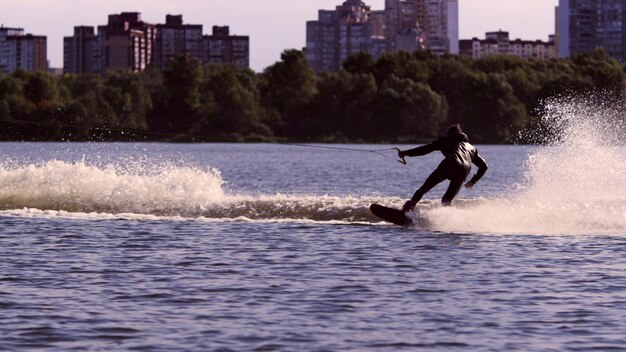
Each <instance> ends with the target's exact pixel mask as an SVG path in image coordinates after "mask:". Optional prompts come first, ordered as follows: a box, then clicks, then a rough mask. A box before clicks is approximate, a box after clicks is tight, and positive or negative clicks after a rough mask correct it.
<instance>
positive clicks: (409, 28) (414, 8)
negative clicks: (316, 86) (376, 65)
mask: <svg viewBox="0 0 626 352" xmlns="http://www.w3.org/2000/svg"><path fill="white" fill-rule="evenodd" d="M458 8H459V4H458V0H385V9H384V10H380V11H372V10H371V8H370V7H369V6H368V5H366V4H365V3H364V2H363V1H361V0H346V1H345V2H344V3H343V4H342V5H340V6H337V7H336V9H335V10H320V11H319V14H318V19H317V20H316V21H309V22H307V41H306V57H307V59H308V60H309V62H310V63H311V65H312V66H313V68H314V69H315V70H316V71H318V72H319V71H337V70H339V69H340V68H341V65H342V63H343V61H344V60H345V59H346V58H347V57H348V56H350V55H352V54H355V53H358V52H367V53H369V54H371V55H372V56H374V57H378V56H380V55H381V54H382V53H384V52H387V51H396V50H405V51H409V52H412V51H415V50H417V49H429V50H431V51H432V52H434V53H436V54H444V53H453V54H458V52H459V44H458V43H459V25H458V21H459V18H458V13H459V10H458Z"/></svg>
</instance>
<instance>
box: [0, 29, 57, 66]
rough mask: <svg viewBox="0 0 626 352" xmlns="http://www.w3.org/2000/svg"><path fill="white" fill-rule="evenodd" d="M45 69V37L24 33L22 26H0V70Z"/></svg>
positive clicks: (46, 64) (46, 61)
mask: <svg viewBox="0 0 626 352" xmlns="http://www.w3.org/2000/svg"><path fill="white" fill-rule="evenodd" d="M17 69H22V70H25V71H47V70H48V56H47V38H46V37H45V36H39V35H32V34H25V33H24V29H22V28H4V27H0V72H3V73H11V72H13V71H15V70H17Z"/></svg>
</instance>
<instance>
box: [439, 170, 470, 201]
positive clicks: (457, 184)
mask: <svg viewBox="0 0 626 352" xmlns="http://www.w3.org/2000/svg"><path fill="white" fill-rule="evenodd" d="M463 182H465V177H462V178H461V177H455V178H453V179H452V180H450V185H448V190H447V191H446V193H445V194H444V195H443V198H442V199H441V204H443V205H444V206H446V207H449V206H450V205H452V200H453V199H454V197H456V195H457V194H459V191H460V190H461V187H463Z"/></svg>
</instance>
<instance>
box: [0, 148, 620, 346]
mask: <svg viewBox="0 0 626 352" xmlns="http://www.w3.org/2000/svg"><path fill="white" fill-rule="evenodd" d="M338 147H350V148H360V149H364V150H369V149H382V148H386V146H379V145H376V146H366V145H352V146H338ZM388 147H393V146H388ZM408 147H409V146H403V148H408ZM479 151H480V153H481V154H482V155H483V156H484V157H485V159H486V160H487V161H488V163H489V165H490V169H489V171H488V173H487V174H486V176H485V177H484V178H483V179H482V180H481V182H479V183H478V184H477V185H476V187H475V188H474V189H473V190H465V189H464V190H462V191H461V193H460V195H459V197H458V199H457V200H456V201H455V203H454V207H451V208H443V207H441V206H440V204H439V197H441V196H442V195H443V192H444V191H445V186H439V187H437V188H435V189H434V190H433V191H431V192H430V193H429V194H428V195H427V196H426V197H425V200H424V201H423V202H421V203H420V204H419V206H418V211H419V213H420V215H419V216H420V217H422V218H425V219H428V222H429V225H428V226H427V227H422V228H417V227H416V228H406V229H405V228H399V227H395V226H393V225H388V224H384V223H381V222H379V221H378V220H377V219H375V218H374V217H372V216H371V215H370V214H369V212H368V210H367V208H368V206H369V205H370V203H373V202H379V203H381V204H385V205H389V206H396V207H399V206H401V205H402V203H403V202H404V201H405V200H406V199H407V198H410V196H411V195H412V194H413V192H414V191H415V189H416V188H417V187H419V185H420V184H421V182H423V180H424V179H425V178H426V176H427V175H428V174H429V173H430V172H431V171H432V170H433V169H434V168H435V167H436V166H437V164H438V163H439V161H440V160H441V155H440V154H436V153H433V154H432V155H428V156H424V157H419V158H410V159H409V160H408V161H409V164H408V165H407V166H404V165H401V164H400V163H397V162H395V161H394V160H392V159H391V158H385V157H382V156H380V155H377V154H373V153H366V152H363V153H361V152H355V151H341V150H331V149H318V148H307V147H297V146H286V145H272V144H249V145H242V144H196V145H177V144H99V143H94V144H62V143H58V144H54V143H53V144H37V143H4V144H0V160H2V161H1V162H0V349H2V350H8V351H23V350H38V351H47V350H50V351H53V350H54V351H70V350H80V351H83V350H149V351H173V350H188V351H250V350H258V351H346V350H353V351H399V350H427V351H466V350H467V351H505V350H506V351H531V350H533V351H539V350H541V351H566V350H571V351H590V350H600V351H606V350H613V351H617V350H626V334H625V332H626V190H625V187H624V175H626V173H625V172H626V153H625V151H624V149H623V148H619V147H611V146H602V145H599V144H593V143H592V144H585V145H582V146H579V147H575V146H573V145H567V144H566V145H561V146H552V147H523V146H479ZM385 153H387V154H388V155H389V156H393V154H394V152H393V151H387V152H385ZM474 171H475V170H473V172H474Z"/></svg>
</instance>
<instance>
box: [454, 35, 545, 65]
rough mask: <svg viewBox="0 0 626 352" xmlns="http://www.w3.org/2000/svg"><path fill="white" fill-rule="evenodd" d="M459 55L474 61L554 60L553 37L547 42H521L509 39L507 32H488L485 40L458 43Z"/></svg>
mask: <svg viewBox="0 0 626 352" xmlns="http://www.w3.org/2000/svg"><path fill="white" fill-rule="evenodd" d="M460 53H461V55H463V56H469V57H472V58H475V59H478V58H481V57H485V56H493V55H510V56H517V57H522V58H528V59H529V58H534V59H553V58H556V48H555V45H554V36H550V38H549V40H548V41H547V42H544V41H541V40H535V41H532V40H522V39H515V40H511V39H510V38H509V32H504V31H497V32H488V33H486V35H485V39H478V38H472V39H467V40H461V41H460Z"/></svg>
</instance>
